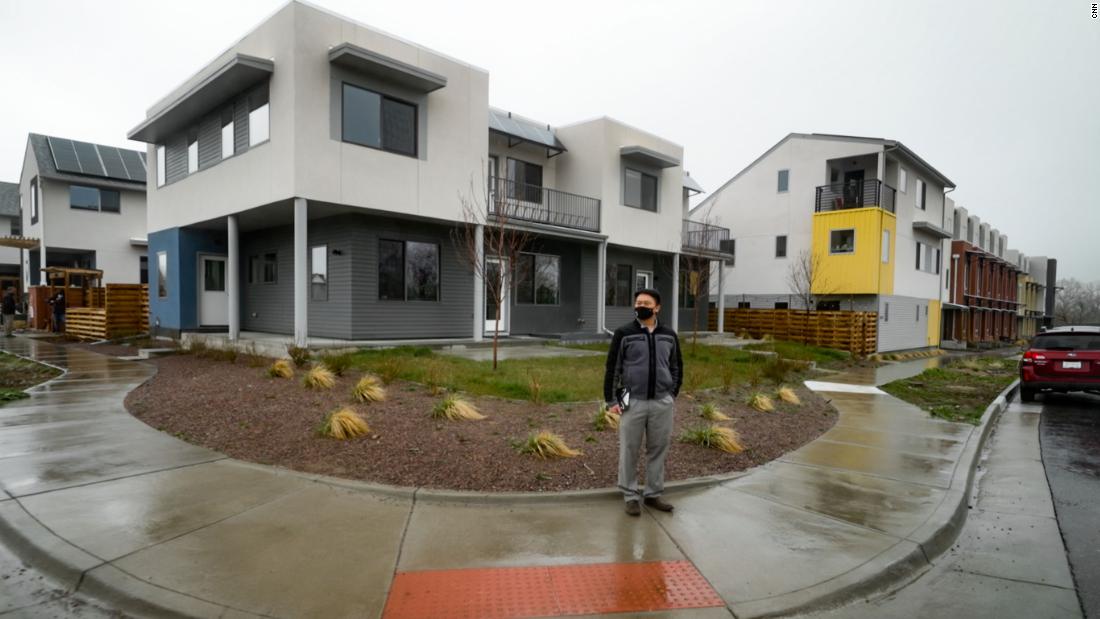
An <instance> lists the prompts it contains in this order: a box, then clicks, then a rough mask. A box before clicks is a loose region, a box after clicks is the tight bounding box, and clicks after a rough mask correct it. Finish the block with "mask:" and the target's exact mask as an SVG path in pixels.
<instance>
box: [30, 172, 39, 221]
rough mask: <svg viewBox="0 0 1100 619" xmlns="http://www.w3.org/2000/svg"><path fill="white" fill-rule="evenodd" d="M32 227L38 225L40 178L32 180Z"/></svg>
mask: <svg viewBox="0 0 1100 619" xmlns="http://www.w3.org/2000/svg"><path fill="white" fill-rule="evenodd" d="M30 202H31V225H32V226H33V225H34V224H36V223H38V177H37V176H36V177H34V178H32V179H31V197H30Z"/></svg>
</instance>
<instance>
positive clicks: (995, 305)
mask: <svg viewBox="0 0 1100 619" xmlns="http://www.w3.org/2000/svg"><path fill="white" fill-rule="evenodd" d="M950 210H951V211H952V212H949V214H948V216H949V218H950V220H951V222H952V223H951V243H950V249H949V256H948V259H949V263H948V282H947V291H946V292H947V297H946V298H945V299H944V304H943V307H944V312H943V344H942V345H943V346H944V347H945V348H947V347H951V348H960V347H989V346H995V345H998V344H1002V343H1008V342H1012V341H1015V340H1016V339H1017V338H1018V337H1019V335H1018V329H1019V321H1018V306H1019V300H1018V296H1019V290H1020V287H1019V281H1018V274H1019V272H1020V266H1019V261H1018V259H1015V260H1014V259H1013V256H1012V255H1011V250H1008V249H1007V245H1008V237H1007V236H1005V235H1002V234H1000V233H999V232H998V231H997V229H996V228H992V227H991V226H990V225H989V224H988V223H986V222H983V221H981V219H980V218H978V217H977V216H975V215H971V214H970V213H969V211H967V209H965V208H962V207H958V208H954V209H950Z"/></svg>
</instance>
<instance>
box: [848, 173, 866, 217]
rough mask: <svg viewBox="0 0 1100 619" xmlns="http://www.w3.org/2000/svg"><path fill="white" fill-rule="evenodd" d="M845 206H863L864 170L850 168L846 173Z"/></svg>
mask: <svg viewBox="0 0 1100 619" xmlns="http://www.w3.org/2000/svg"><path fill="white" fill-rule="evenodd" d="M844 206H846V207H848V208H860V207H862V206H863V170H849V171H848V172H845V173H844Z"/></svg>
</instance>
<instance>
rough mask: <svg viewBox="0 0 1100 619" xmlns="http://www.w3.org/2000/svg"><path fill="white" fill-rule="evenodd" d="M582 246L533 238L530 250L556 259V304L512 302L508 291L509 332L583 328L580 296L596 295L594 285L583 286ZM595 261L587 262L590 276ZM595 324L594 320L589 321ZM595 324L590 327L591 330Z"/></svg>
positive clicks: (529, 332) (591, 276)
mask: <svg viewBox="0 0 1100 619" xmlns="http://www.w3.org/2000/svg"><path fill="white" fill-rule="evenodd" d="M583 249H584V246H583V245H582V244H580V243H570V242H568V241H562V240H558V239H535V240H534V241H533V242H532V244H531V246H530V250H531V251H533V252H537V253H541V254H550V255H553V256H558V257H559V258H560V265H561V278H560V281H559V286H560V287H559V295H558V297H559V298H558V301H559V302H558V304H557V305H532V304H521V303H517V302H516V295H515V294H514V292H515V291H514V289H513V294H512V304H511V324H510V325H509V326H510V330H511V332H512V333H525V334H531V333H543V334H545V333H569V332H573V331H580V330H585V329H587V327H586V323H585V322H582V321H584V315H583V310H582V299H583V298H584V297H585V296H587V297H590V298H591V297H595V296H596V284H595V283H594V282H593V283H592V286H591V288H589V289H583V288H582V285H583V283H584V277H583V275H582V273H583V271H582V260H581V253H582V250H583ZM595 266H596V265H595V261H593V262H592V264H591V265H589V268H590V269H591V270H592V271H593V273H592V274H591V275H590V278H594V275H595V273H594V271H595ZM594 323H595V319H594V318H593V321H592V322H591V323H587V324H593V325H594ZM594 328H595V327H594V326H593V329H594Z"/></svg>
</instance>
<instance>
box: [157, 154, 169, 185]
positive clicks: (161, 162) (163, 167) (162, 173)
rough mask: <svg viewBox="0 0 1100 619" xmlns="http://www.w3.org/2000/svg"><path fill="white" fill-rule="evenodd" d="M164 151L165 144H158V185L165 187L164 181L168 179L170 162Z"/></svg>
mask: <svg viewBox="0 0 1100 619" xmlns="http://www.w3.org/2000/svg"><path fill="white" fill-rule="evenodd" d="M164 151H165V149H164V145H163V144H160V145H158V146H157V187H164V183H165V182H166V181H167V180H168V174H167V170H168V168H167V164H168V162H167V160H166V157H167V156H166V155H165V152H164Z"/></svg>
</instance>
